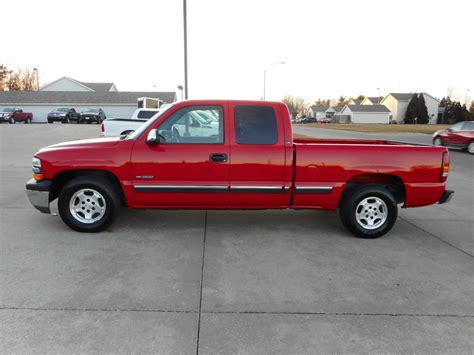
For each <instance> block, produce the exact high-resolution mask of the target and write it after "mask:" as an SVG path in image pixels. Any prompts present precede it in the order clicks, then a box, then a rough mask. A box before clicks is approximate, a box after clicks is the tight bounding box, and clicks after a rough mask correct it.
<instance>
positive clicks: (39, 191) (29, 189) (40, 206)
mask: <svg viewBox="0 0 474 355" xmlns="http://www.w3.org/2000/svg"><path fill="white" fill-rule="evenodd" d="M50 189H51V181H49V180H43V181H39V182H37V181H35V180H34V179H30V180H29V181H28V182H27V183H26V195H27V196H28V199H29V200H30V202H31V204H32V205H33V206H34V207H35V208H36V209H37V210H38V211H40V212H43V213H51V210H50V208H49V191H50Z"/></svg>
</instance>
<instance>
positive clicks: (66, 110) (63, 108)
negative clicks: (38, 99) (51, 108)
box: [56, 107, 69, 112]
mask: <svg viewBox="0 0 474 355" xmlns="http://www.w3.org/2000/svg"><path fill="white" fill-rule="evenodd" d="M56 111H59V112H68V111H69V109H68V108H66V107H59V108H57V109H56Z"/></svg>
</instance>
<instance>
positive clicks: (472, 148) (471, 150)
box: [467, 142, 474, 154]
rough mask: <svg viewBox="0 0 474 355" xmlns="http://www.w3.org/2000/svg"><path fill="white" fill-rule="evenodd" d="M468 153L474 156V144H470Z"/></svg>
mask: <svg viewBox="0 0 474 355" xmlns="http://www.w3.org/2000/svg"><path fill="white" fill-rule="evenodd" d="M467 151H468V152H469V153H471V154H474V142H471V143H469V145H468V146H467Z"/></svg>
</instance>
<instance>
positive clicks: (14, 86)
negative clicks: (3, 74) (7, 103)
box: [6, 70, 23, 91]
mask: <svg viewBox="0 0 474 355" xmlns="http://www.w3.org/2000/svg"><path fill="white" fill-rule="evenodd" d="M6 87H7V89H8V91H20V90H22V87H23V85H22V73H21V70H16V71H11V72H10V73H9V74H8V77H7V80H6Z"/></svg>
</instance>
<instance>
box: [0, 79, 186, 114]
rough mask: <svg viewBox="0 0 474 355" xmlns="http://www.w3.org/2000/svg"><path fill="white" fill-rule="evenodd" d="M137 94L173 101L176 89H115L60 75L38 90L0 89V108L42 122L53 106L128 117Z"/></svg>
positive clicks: (136, 99) (138, 96)
mask: <svg viewBox="0 0 474 355" xmlns="http://www.w3.org/2000/svg"><path fill="white" fill-rule="evenodd" d="M140 97H151V98H158V99H160V100H161V101H163V102H164V103H171V102H174V101H176V99H177V97H176V92H148V91H146V92H138V91H137V92H135V91H117V88H116V86H115V84H114V83H85V82H80V81H78V80H74V79H71V78H61V79H58V80H56V81H54V82H52V83H50V84H47V85H45V86H43V87H42V88H41V89H40V91H4V92H0V110H1V109H3V108H5V107H20V108H22V109H23V110H24V111H27V112H32V113H33V122H46V121H47V115H48V113H49V112H51V111H53V110H54V109H55V108H57V107H73V108H75V109H76V111H78V112H81V111H84V110H86V109H88V108H102V109H103V110H104V112H105V115H106V116H107V117H108V118H130V117H131V115H132V113H133V112H134V111H135V110H136V108H137V101H138V98H140Z"/></svg>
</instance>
